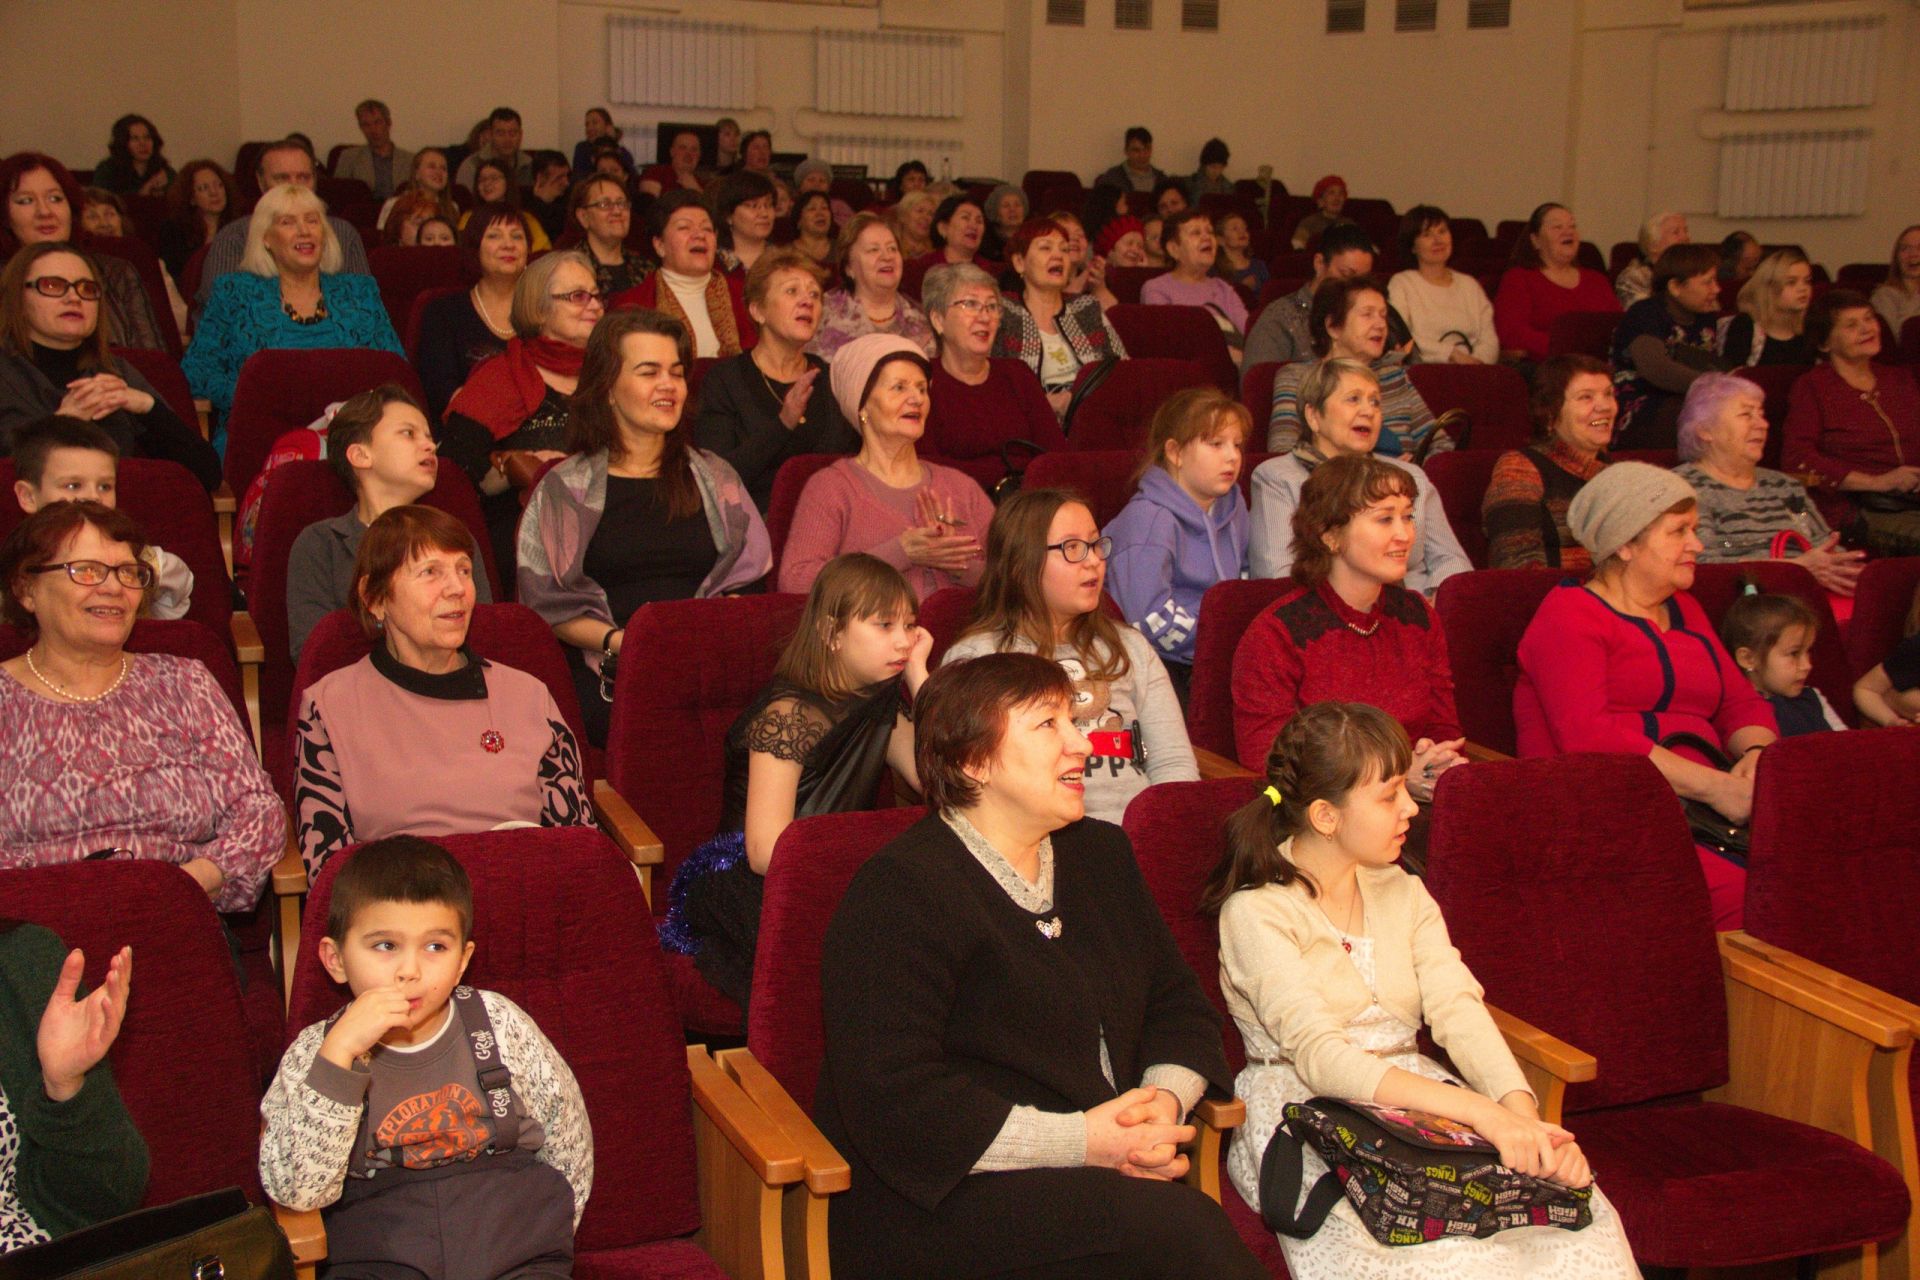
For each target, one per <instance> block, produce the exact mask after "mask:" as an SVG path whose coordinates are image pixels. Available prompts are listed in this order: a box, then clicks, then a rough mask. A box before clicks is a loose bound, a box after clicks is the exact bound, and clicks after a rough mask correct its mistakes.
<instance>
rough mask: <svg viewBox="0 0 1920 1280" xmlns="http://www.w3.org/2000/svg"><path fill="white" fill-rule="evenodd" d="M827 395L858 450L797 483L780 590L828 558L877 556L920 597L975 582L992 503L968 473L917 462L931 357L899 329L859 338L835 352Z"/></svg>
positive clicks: (805, 585)
mask: <svg viewBox="0 0 1920 1280" xmlns="http://www.w3.org/2000/svg"><path fill="white" fill-rule="evenodd" d="M832 376H833V398H834V399H835V400H837V401H839V403H840V411H841V412H842V413H843V414H845V415H846V418H847V421H849V422H852V423H854V424H855V425H856V426H857V427H858V428H859V430H860V440H861V445H860V452H859V453H857V454H855V455H854V456H853V457H851V458H843V459H841V460H840V461H839V462H836V463H834V464H833V465H832V466H830V467H828V468H826V469H825V470H823V471H820V472H818V473H816V474H815V475H814V477H813V478H812V479H811V480H808V481H807V486H806V488H804V489H802V490H801V491H800V505H799V506H798V508H796V510H795V511H794V515H793V531H792V533H790V534H789V535H788V537H787V545H786V549H785V551H784V552H783V553H782V554H781V556H780V575H779V585H780V590H782V591H789V592H793V593H795V594H802V595H803V594H805V593H806V591H807V590H808V589H809V588H810V587H812V586H813V580H814V578H815V577H816V576H817V575H818V574H819V572H820V570H821V568H822V567H823V566H825V565H826V563H827V561H829V560H831V559H833V558H834V557H835V556H837V555H841V554H843V553H845V552H849V551H864V552H866V553H867V554H868V555H871V556H877V557H878V558H879V559H881V560H884V561H885V562H886V563H888V564H890V565H892V566H893V567H894V568H896V569H898V570H900V572H901V573H902V574H903V575H904V576H905V577H906V579H907V582H908V584H909V585H910V586H912V588H913V592H914V595H915V596H916V597H918V598H919V599H921V600H925V599H926V598H927V597H928V596H930V595H932V594H933V593H934V592H936V591H938V590H940V589H941V588H942V587H955V586H968V587H970V586H973V585H974V584H975V583H977V582H978V581H980V568H981V558H980V545H981V541H982V540H983V539H984V538H985V537H986V529H987V524H988V522H989V521H991V520H992V519H993V504H992V503H991V502H989V501H988V500H987V495H986V493H985V492H984V491H983V490H982V489H981V488H980V486H979V485H978V484H977V483H975V482H974V481H973V480H972V479H970V478H969V477H967V476H966V475H965V474H963V473H961V472H959V471H955V470H953V469H952V468H951V467H941V466H935V465H934V464H932V463H929V462H922V461H920V458H919V456H918V454H917V453H916V451H915V446H916V445H917V444H918V442H919V440H920V437H921V435H922V433H924V432H925V430H926V425H927V411H928V408H929V406H930V404H931V397H930V396H929V395H928V394H927V379H928V363H927V357H926V356H925V354H923V353H922V352H921V350H920V347H919V345H918V344H917V343H915V342H912V341H911V340H909V339H906V338H902V337H899V336H898V335H895V334H887V333H870V334H866V335H864V336H862V337H859V338H855V339H854V340H853V341H851V342H849V343H847V345H846V346H844V347H842V348H840V350H839V352H838V353H836V354H835V356H834V357H833V374H832Z"/></svg>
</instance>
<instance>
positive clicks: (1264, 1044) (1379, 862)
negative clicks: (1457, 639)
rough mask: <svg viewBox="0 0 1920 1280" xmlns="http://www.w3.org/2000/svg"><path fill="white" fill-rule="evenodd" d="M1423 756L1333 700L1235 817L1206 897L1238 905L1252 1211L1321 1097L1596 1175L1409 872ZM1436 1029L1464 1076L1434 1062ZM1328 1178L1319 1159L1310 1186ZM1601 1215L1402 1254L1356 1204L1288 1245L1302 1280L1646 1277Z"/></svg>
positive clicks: (1377, 720)
mask: <svg viewBox="0 0 1920 1280" xmlns="http://www.w3.org/2000/svg"><path fill="white" fill-rule="evenodd" d="M1411 760H1412V751H1411V747H1410V746H1409V744H1408V742H1407V735H1406V731H1405V730H1403V729H1402V728H1401V727H1400V725H1399V724H1398V723H1397V722H1396V721H1395V720H1394V719H1393V718H1392V717H1391V716H1389V715H1387V714H1386V713H1385V712H1383V711H1380V710H1378V709H1377V708H1374V707H1370V706H1366V705H1364V704H1361V703H1337V702H1323V703H1319V704H1316V705H1314V706H1311V707H1308V708H1306V709H1305V710H1303V711H1301V712H1300V713H1299V714H1297V715H1295V716H1294V717H1293V719H1292V720H1290V721H1288V723H1287V725H1286V727H1285V728H1284V729H1282V730H1281V731H1280V735H1279V737H1278V738H1276V739H1275V740H1274V744H1273V749H1272V751H1271V752H1270V753H1269V754H1268V757H1267V770H1266V772H1267V782H1268V784H1269V785H1268V786H1267V788H1266V790H1265V792H1264V793H1263V794H1261V795H1260V796H1257V797H1255V799H1254V800H1253V801H1252V803H1250V804H1249V805H1247V806H1246V807H1245V808H1243V809H1241V810H1240V811H1239V812H1237V813H1235V814H1234V815H1233V816H1232V818H1231V819H1230V820H1229V822H1228V827H1227V848H1226V850H1225V852H1224V853H1223V854H1222V856H1221V860H1220V863H1219V865H1218V866H1216V867H1215V868H1214V871H1213V874H1212V875H1211V876H1210V877H1209V879H1208V882H1207V888H1206V891H1205V897H1204V898H1203V903H1204V904H1205V905H1206V906H1208V907H1211V908H1216V909H1218V911H1219V913H1220V970H1221V983H1220V985H1221V988H1222V990H1223V992H1224V993H1225V996H1226V1002H1227V1008H1228V1011H1229V1012H1230V1013H1232V1015H1233V1020H1234V1023H1235V1025H1236V1026H1238V1027H1239V1029H1240V1035H1241V1037H1242V1038H1243V1039H1244V1040H1245V1042H1246V1048H1247V1065H1246V1067H1245V1069H1243V1070H1242V1071H1241V1073H1240V1077H1239V1080H1238V1081H1237V1082H1236V1084H1235V1092H1236V1093H1237V1094H1238V1095H1239V1096H1240V1097H1241V1098H1244V1099H1245V1100H1246V1103H1247V1124H1246V1127H1245V1128H1243V1129H1242V1130H1241V1131H1240V1132H1239V1133H1238V1134H1236V1135H1235V1137H1234V1142H1233V1146H1232V1149H1231V1151H1230V1152H1229V1154H1228V1159H1227V1168H1228V1173H1229V1175H1230V1176H1231V1177H1232V1178H1233V1181H1234V1185H1235V1187H1236V1189H1238V1190H1239V1192H1240V1194H1241V1196H1242V1197H1243V1198H1245V1199H1246V1201H1247V1202H1248V1203H1249V1204H1258V1203H1259V1171H1260V1158H1261V1156H1262V1155H1263V1154H1264V1153H1265V1151H1266V1147H1267V1143H1268V1142H1269V1141H1270V1140H1271V1139H1272V1137H1273V1134H1274V1131H1275V1130H1276V1129H1277V1128H1278V1127H1279V1124H1280V1120H1281V1108H1282V1107H1284V1106H1285V1105H1286V1104H1287V1103H1289V1102H1296V1101H1304V1100H1306V1099H1308V1098H1311V1097H1314V1096H1317V1095H1318V1096H1327V1097H1333V1098H1349V1099H1357V1100H1361V1101H1368V1102H1375V1103H1380V1104H1383V1105H1387V1106H1397V1107H1407V1108H1411V1109H1414V1110H1419V1111H1427V1112H1432V1113H1434V1114H1436V1115H1440V1116H1445V1117H1447V1118H1448V1119H1451V1120H1456V1121H1458V1122H1460V1123H1462V1124H1466V1125H1470V1126H1472V1127H1473V1129H1474V1130H1476V1131H1477V1132H1478V1133H1479V1134H1480V1135H1481V1136H1482V1137H1484V1138H1486V1139H1487V1140H1488V1141H1489V1142H1492V1143H1493V1144H1494V1145H1495V1146H1496V1147H1498V1148H1499V1149H1500V1159H1501V1162H1502V1163H1503V1164H1505V1165H1507V1166H1509V1167H1510V1168H1513V1169H1516V1170H1518V1171H1520V1172H1522V1173H1527V1174H1532V1175H1534V1176H1536V1177H1541V1178H1547V1179H1550V1180H1552V1181H1555V1182H1559V1183H1562V1184H1563V1185H1566V1186H1569V1187H1583V1186H1586V1185H1588V1184H1590V1183H1591V1182H1592V1181H1593V1175H1592V1172H1591V1171H1590V1170H1589V1169H1588V1167H1587V1160H1586V1157H1585V1156H1584V1155H1583V1154H1581V1151H1580V1147H1579V1145H1578V1144H1577V1143H1576V1142H1575V1141H1574V1139H1573V1135H1572V1134H1571V1133H1569V1132H1567V1131H1566V1130H1565V1129H1563V1128H1561V1127H1560V1126H1559V1125H1555V1124H1548V1123H1547V1122H1545V1121H1543V1120H1542V1119H1541V1118H1540V1113H1539V1109H1538V1106H1537V1103H1536V1100H1535V1098H1534V1095H1533V1093H1532V1091H1531V1090H1530V1089H1529V1088H1528V1086H1527V1081H1526V1077H1525V1076H1524V1075H1523V1074H1522V1073H1521V1071H1520V1067H1519V1064H1518V1063H1516V1062H1515V1061H1514V1058H1513V1054H1512V1053H1511V1052H1510V1051H1509V1050H1508V1048H1507V1046H1506V1042H1505V1040H1504V1039H1503V1038H1502V1037H1501V1035H1500V1032H1499V1030H1498V1028H1496V1027H1495V1025H1494V1023H1493V1019H1492V1017H1491V1016H1490V1015H1489V1014H1488V1013H1487V1008H1486V1005H1485V1004H1483V1003H1482V1001H1481V988H1480V985H1479V983H1477V982H1475V981H1474V978H1473V975H1472V974H1471V973H1469V972H1468V971H1467V967H1466V965H1465V964H1464V963H1462V962H1461V959H1460V953H1459V952H1458V951H1456V950H1455V949H1454V947H1453V944H1452V942H1451V941H1449V939H1448V937H1447V927H1446V923H1445V922H1444V921H1443V920H1442V919H1441V918H1440V909H1439V907H1438V905H1436V904H1435V902H1434V900H1433V898H1432V896H1431V895H1429V894H1428V893H1427V890H1426V887H1425V886H1424V885H1422V884H1421V882H1420V881H1419V880H1418V879H1416V878H1415V877H1413V876H1411V875H1409V874H1407V873H1406V872H1405V871H1403V870H1401V869H1400V868H1399V867H1398V866H1396V865H1394V864H1395V862H1396V861H1397V860H1398V858H1399V857H1400V849H1401V845H1402V843H1403V842H1404V840H1405V837H1406V831H1407V822H1408V819H1410V818H1411V817H1412V816H1413V814H1414V813H1415V812H1416V807H1415V805H1414V802H1413V800H1412V798H1411V797H1409V796H1408V794H1407V789H1406V771H1407V768H1408V766H1409V764H1410V762H1411ZM1423 1023H1424V1024H1425V1025H1427V1026H1428V1027H1430V1028H1431V1029H1432V1032H1433V1037H1434V1039H1435V1041H1437V1042H1438V1043H1439V1044H1440V1045H1441V1046H1442V1047H1443V1048H1445V1049H1446V1051H1447V1053H1448V1055H1449V1056H1450V1057H1451V1058H1452V1060H1453V1062H1454V1064H1455V1065H1456V1066H1457V1067H1458V1068H1459V1071H1460V1074H1461V1075H1463V1076H1465V1077H1466V1082H1465V1083H1464V1084H1463V1083H1461V1082H1460V1081H1458V1080H1456V1079H1455V1077H1454V1076H1452V1075H1450V1074H1449V1073H1448V1072H1447V1071H1446V1070H1444V1069H1443V1068H1442V1067H1441V1066H1440V1065H1439V1064H1438V1063H1436V1062H1434V1061H1433V1060H1432V1059H1431V1058H1428V1057H1426V1056H1424V1055H1423V1054H1421V1053H1420V1052H1419V1050H1418V1048H1417V1047H1416V1045H1415V1043H1414V1037H1415V1035H1416V1034H1417V1033H1418V1031H1419V1029H1420V1027H1421V1025H1422V1024H1423ZM1283 1140H1284V1139H1283ZM1325 1172H1326V1166H1325V1165H1324V1164H1323V1163H1322V1162H1321V1161H1320V1159H1319V1156H1318V1155H1317V1154H1316V1153H1315V1152H1314V1151H1312V1150H1311V1149H1309V1150H1308V1151H1307V1152H1306V1169H1305V1177H1304V1179H1303V1185H1304V1186H1305V1187H1311V1186H1312V1185H1313V1184H1314V1182H1316V1181H1317V1180H1318V1179H1319V1177H1320V1176H1321V1175H1322V1174H1324V1173H1325ZM1592 1206H1593V1223H1592V1225H1591V1226H1589V1227H1587V1228H1585V1229H1583V1230H1580V1231H1577V1232H1572V1231H1566V1230H1562V1229H1560V1228H1557V1227H1526V1228H1519V1229H1515V1230H1508V1231H1503V1232H1500V1233H1498V1234H1496V1235H1493V1236H1489V1237H1487V1238H1485V1239H1472V1238H1465V1237H1449V1238H1443V1239H1439V1240H1433V1241H1429V1242H1427V1243H1425V1244H1420V1245H1414V1246H1394V1247H1389V1246H1387V1245H1384V1244H1382V1243H1380V1242H1379V1241H1378V1240H1376V1239H1374V1238H1373V1236H1372V1235H1370V1234H1369V1233H1368V1232H1367V1230H1366V1228H1365V1227H1364V1226H1362V1225H1361V1223H1360V1219H1359V1216H1358V1215H1357V1214H1356V1213H1354V1211H1353V1208H1352V1206H1351V1205H1350V1204H1349V1203H1347V1202H1346V1201H1345V1200H1342V1201H1341V1202H1340V1204H1339V1205H1338V1206H1337V1207H1336V1208H1335V1210H1334V1212H1333V1214H1332V1215H1331V1216H1330V1217H1328V1218H1327V1220H1326V1222H1325V1224H1324V1225H1322V1226H1321V1228H1320V1229H1319V1231H1318V1232H1316V1233H1315V1234H1314V1235H1313V1236H1311V1237H1310V1238H1308V1239H1305V1240H1295V1239H1292V1238H1289V1237H1285V1236H1283V1237H1281V1239H1280V1244H1281V1248H1282V1249H1283V1250H1284V1251H1285V1253H1286V1257H1287V1267H1288V1269H1289V1270H1290V1271H1292V1273H1293V1274H1294V1276H1295V1277H1296V1278H1297V1280H1317V1278H1318V1277H1342V1278H1343V1280H1391V1278H1395V1277H1402V1276H1404V1277H1414V1276H1419V1277H1423V1278H1432V1277H1451V1276H1458V1277H1462V1278H1463V1280H1465V1278H1469V1277H1470V1278H1471V1280H1488V1278H1489V1277H1506V1276H1579V1277H1583V1278H1597V1277H1613V1276H1618V1277H1622V1278H1623V1280H1629V1278H1631V1277H1636V1276H1638V1275H1639V1271H1638V1270H1637V1268H1636V1267H1635V1266H1634V1262H1633V1255H1632V1252H1631V1251H1630V1250H1629V1249H1628V1247H1627V1241H1626V1236H1625V1235H1624V1234H1623V1233H1622V1231H1621V1228H1620V1220H1619V1218H1618V1216H1617V1215H1616V1214H1615V1213H1614V1211H1613V1207H1612V1206H1611V1205H1609V1204H1607V1203H1606V1201H1605V1199H1604V1197H1602V1196H1601V1195H1600V1194H1599V1192H1598V1191H1597V1190H1596V1192H1595V1193H1594V1197H1593V1202H1592ZM1289 1207H1290V1208H1292V1207H1294V1206H1289Z"/></svg>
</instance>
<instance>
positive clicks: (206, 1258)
mask: <svg viewBox="0 0 1920 1280" xmlns="http://www.w3.org/2000/svg"><path fill="white" fill-rule="evenodd" d="M69 1276H71V1277H85V1278H86V1280H293V1249H292V1247H291V1246H289V1245H288V1244H287V1237H286V1235H285V1233H283V1232H282V1231H281V1230H280V1225H279V1224H278V1223H276V1222H275V1221H274V1220H273V1211H272V1210H271V1209H268V1208H266V1207H265V1206H263V1205H252V1204H248V1203H247V1197H246V1196H245V1195H244V1194H242V1192H241V1190H240V1188H238V1187H229V1188H227V1189H226V1190H225V1191H212V1192H208V1193H207V1194H206V1195H202V1196H190V1197H188V1198H187V1199H185V1200H176V1201H174V1202H173V1203H172V1204H163V1205H158V1206H156V1207H154V1208H151V1209H136V1210H134V1211H133V1212H132V1213H126V1214H122V1215H120V1216H119V1217H117V1218H110V1219H108V1220H107V1221H105V1222H100V1223H96V1224H94V1225H93V1226H91V1227H82V1228H81V1229H80V1230H78V1231H72V1232H69V1233H67V1234H66V1235H64V1236H61V1237H60V1238H59V1239H58V1240H50V1241H48V1242H47V1243H46V1244H37V1245H33V1246H30V1247H29V1248H25V1249H18V1250H15V1251H14V1252H12V1253H9V1254H5V1255H0V1280H56V1278H59V1277H69Z"/></svg>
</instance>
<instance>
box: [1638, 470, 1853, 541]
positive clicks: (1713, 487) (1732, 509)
mask: <svg viewBox="0 0 1920 1280" xmlns="http://www.w3.org/2000/svg"><path fill="white" fill-rule="evenodd" d="M1673 470H1674V474H1675V475H1677V476H1679V477H1680V478H1681V479H1682V480H1685V481H1686V482H1687V483H1688V484H1690V485H1692V486H1693V491H1694V493H1695V494H1696V495H1697V496H1698V497H1699V499H1700V541H1701V542H1703V543H1704V544H1706V549H1705V550H1703V551H1702V552H1701V553H1700V561H1701V563H1702V564H1730V563H1732V562H1734V561H1737V560H1768V559H1771V558H1772V556H1773V539H1774V535H1775V534H1778V533H1780V532H1782V531H1783V530H1790V531H1792V532H1794V533H1797V534H1799V535H1800V536H1801V537H1803V538H1805V539H1806V540H1807V541H1808V542H1809V543H1811V544H1813V545H1814V546H1819V545H1820V543H1821V542H1823V541H1824V540H1825V539H1826V537H1827V533H1828V529H1827V522H1826V521H1825V520H1824V519H1822V518H1821V516H1820V511H1819V509H1818V508H1817V507H1815V506H1814V505H1813V502H1812V500H1811V499H1810V498H1808V497H1807V490H1806V486H1804V485H1802V484H1801V483H1800V482H1799V481H1798V480H1795V479H1794V478H1793V477H1792V476H1790V475H1787V474H1785V473H1784V472H1779V471H1771V470H1768V469H1767V468H1766V467H1758V468H1755V470H1754V476H1753V487H1752V488H1751V489H1736V488H1734V487H1733V486H1731V485H1728V484H1723V483H1722V482H1720V481H1719V480H1716V479H1714V478H1713V477H1712V476H1711V475H1708V474H1707V472H1706V470H1705V469H1704V468H1703V467H1701V466H1700V464H1699V463H1697V462H1685V463H1682V464H1681V465H1679V466H1677V467H1675V468H1674V469H1673Z"/></svg>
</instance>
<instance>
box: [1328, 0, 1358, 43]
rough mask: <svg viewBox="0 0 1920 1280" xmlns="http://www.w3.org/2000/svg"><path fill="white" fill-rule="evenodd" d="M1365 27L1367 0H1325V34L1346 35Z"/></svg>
mask: <svg viewBox="0 0 1920 1280" xmlns="http://www.w3.org/2000/svg"><path fill="white" fill-rule="evenodd" d="M1366 29H1367V0H1327V34H1328V35H1330V36H1337V35H1346V34H1349V33H1351V32H1355V31H1365V30H1366Z"/></svg>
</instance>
